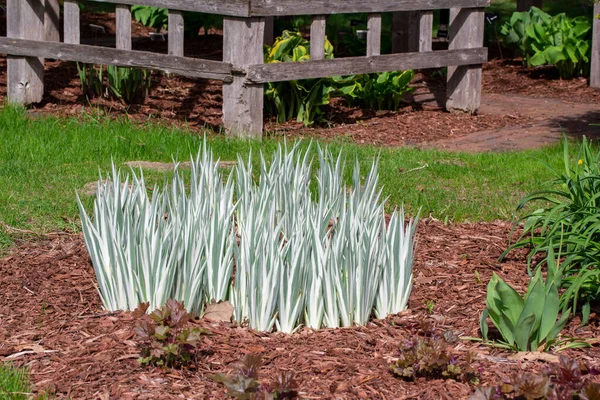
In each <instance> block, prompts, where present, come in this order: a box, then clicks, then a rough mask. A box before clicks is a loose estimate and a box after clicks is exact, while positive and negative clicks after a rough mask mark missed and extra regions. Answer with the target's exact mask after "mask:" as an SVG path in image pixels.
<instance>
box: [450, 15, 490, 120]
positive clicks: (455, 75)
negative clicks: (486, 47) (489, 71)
mask: <svg viewBox="0 0 600 400" xmlns="http://www.w3.org/2000/svg"><path fill="white" fill-rule="evenodd" d="M483 29H484V11H483V9H479V8H462V9H461V8H451V9H450V26H449V32H448V34H449V38H450V43H449V46H448V48H449V49H450V50H455V49H469V48H475V47H483ZM481 67H482V66H481V64H479V65H463V66H459V67H452V66H449V67H448V84H447V89H446V96H447V99H446V109H447V110H448V111H466V112H469V113H472V114H474V113H476V112H477V110H478V109H479V106H480V104H481Z"/></svg>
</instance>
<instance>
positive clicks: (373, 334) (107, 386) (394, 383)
mask: <svg viewBox="0 0 600 400" xmlns="http://www.w3.org/2000/svg"><path fill="white" fill-rule="evenodd" d="M510 230H511V227H510V225H509V224H507V223H502V222H498V223H478V224H459V225H451V226H444V225H443V224H441V223H439V222H436V221H431V220H425V221H422V222H421V223H420V226H419V231H418V251H417V256H416V265H415V271H414V277H415V279H414V287H413V291H412V294H411V297H410V303H409V307H410V309H409V311H406V312H404V313H401V314H400V315H396V316H392V317H389V318H388V319H387V320H385V321H373V322H371V323H370V324H369V325H368V326H366V327H356V328H351V329H339V330H321V331H310V330H307V329H303V330H301V331H300V332H298V333H296V334H293V335H283V334H277V333H274V334H265V333H257V332H253V331H251V330H249V329H247V328H237V327H234V326H232V325H231V324H227V323H221V324H210V323H207V322H203V321H200V322H199V324H200V325H202V326H206V327H207V328H208V329H209V330H210V331H211V332H212V333H213V335H211V336H209V337H208V338H207V339H206V341H205V344H204V345H203V351H202V353H201V354H200V360H199V363H198V365H197V368H196V369H195V370H183V371H179V370H161V369H157V368H142V367H140V366H139V365H138V363H137V361H136V358H137V357H138V351H137V348H136V341H135V334H134V332H133V327H134V323H135V321H133V320H132V318H131V316H130V314H129V313H115V314H110V313H105V312H103V310H102V309H101V305H100V301H99V297H98V295H97V293H96V289H95V284H94V276H93V271H92V268H91V264H90V261H89V258H88V255H87V252H86V249H85V247H84V244H83V241H82V239H81V237H80V236H78V235H66V234H64V235H56V236H52V237H48V238H45V239H42V240H38V241H34V242H27V243H25V244H22V245H20V246H18V247H16V248H14V249H13V250H12V251H11V253H10V254H9V255H8V257H6V258H4V259H2V260H0V287H1V288H2V294H3V295H2V296H1V297H0V321H2V323H1V324H0V360H1V359H2V356H9V355H10V354H14V353H17V352H19V351H22V350H28V349H30V350H33V351H35V352H36V353H34V354H25V355H21V356H19V357H17V358H15V359H14V361H15V362H16V363H18V364H19V365H27V366H28V367H30V369H31V379H32V381H33V383H34V384H35V387H36V391H38V392H40V391H43V390H49V391H54V392H55V393H56V395H57V397H58V398H65V397H68V396H70V398H75V399H82V398H85V399H91V398H101V399H108V398H111V399H112V398H114V399H117V398H119V399H122V398H125V399H127V398H136V399H175V398H198V399H200V398H202V399H206V398H226V397H227V396H226V389H225V388H224V387H223V386H220V385H219V384H216V383H214V382H213V381H212V380H211V379H210V378H209V375H210V374H213V373H216V372H229V371H230V369H231V366H232V365H233V364H234V363H236V362H237V361H239V360H240V358H241V357H242V356H243V355H244V354H247V353H260V354H262V355H263V359H264V364H265V365H264V367H263V368H262V370H261V376H262V377H263V378H264V379H272V378H274V377H275V376H276V375H277V374H278V372H279V371H294V372H295V373H296V374H297V378H298V380H299V381H300V384H301V393H300V394H301V396H302V397H303V398H312V399H317V398H318V399H322V398H339V399H355V398H365V399H367V398H369V399H398V398H414V399H417V398H420V399H425V398H435V399H440V398H441V399H460V398H466V397H468V396H469V395H470V393H472V391H473V390H474V387H473V386H472V385H470V384H466V383H462V382H457V381H453V380H446V381H444V380H425V379H419V380H417V381H416V382H406V381H402V380H400V379H397V378H395V377H394V376H392V375H391V374H390V373H389V371H388V365H389V363H390V362H391V361H392V360H393V359H394V358H395V357H397V355H398V349H399V348H400V347H401V346H402V344H403V343H404V342H405V341H406V340H407V339H409V338H413V337H414V336H415V335H416V334H418V332H419V329H420V328H422V327H427V326H432V327H433V329H435V330H436V331H437V332H442V331H446V330H451V331H452V332H454V333H455V334H457V335H465V336H478V320H479V313H480V312H481V310H482V308H483V307H484V302H485V291H486V282H487V281H488V280H489V278H490V277H491V274H492V272H496V273H498V274H499V275H501V276H502V277H503V278H505V279H506V280H507V281H508V282H509V283H511V284H513V285H515V286H516V287H517V288H519V289H520V290H523V289H524V287H525V285H526V282H527V276H526V274H525V271H524V268H525V266H524V257H523V256H524V255H523V254H522V253H521V254H515V255H514V256H513V257H512V258H510V259H509V260H508V261H506V262H503V263H498V261H497V257H498V255H499V254H500V253H501V252H502V251H503V249H504V248H505V247H506V244H507V237H508V235H509V232H510ZM475 271H477V272H478V273H479V276H480V279H481V280H478V279H477V277H476V273H475ZM427 300H431V301H433V304H434V308H433V313H432V314H431V315H429V314H428V313H427V311H426V306H425V302H426V301H427ZM594 311H596V312H597V310H594ZM596 312H593V314H592V317H591V320H590V324H589V325H587V326H585V327H583V328H580V327H579V325H578V319H575V320H574V321H572V322H571V323H570V324H569V326H568V328H567V333H568V334H571V335H574V336H577V337H582V338H588V339H589V338H597V337H598V336H599V335H600V318H599V317H598V315H597V314H596ZM453 351H454V352H455V353H456V354H458V355H459V357H462V356H465V355H466V354H467V353H468V352H473V353H474V354H475V355H476V356H477V364H478V365H477V367H478V368H479V370H480V380H481V384H483V385H492V384H498V383H500V382H501V381H502V380H503V379H506V378H507V377H508V376H510V375H511V374H512V373H518V372H522V371H537V370H539V369H540V368H542V367H543V366H544V362H542V361H539V360H538V361H526V360H511V359H509V358H507V357H508V356H510V353H506V352H503V351H500V350H497V349H491V348H488V347H486V346H482V345H479V344H477V343H474V342H469V341H460V342H459V343H458V344H456V345H454V349H453ZM567 354H569V355H570V356H571V357H575V358H577V359H578V360H580V361H582V362H587V363H591V364H592V365H596V366H598V364H599V363H600V349H598V347H594V348H592V349H585V350H572V351H568V352H567Z"/></svg>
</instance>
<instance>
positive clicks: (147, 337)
mask: <svg viewBox="0 0 600 400" xmlns="http://www.w3.org/2000/svg"><path fill="white" fill-rule="evenodd" d="M147 310H148V304H147V303H144V304H143V305H141V306H140V307H138V310H136V313H135V315H138V316H139V318H140V321H139V322H138V324H137V326H136V328H135V331H136V333H137V334H138V336H139V337H140V338H142V340H143V341H142V343H141V344H140V352H141V355H142V357H140V359H139V360H138V361H139V362H140V363H141V364H143V365H146V364H152V365H156V366H167V367H181V366H185V365H188V364H189V363H190V362H191V361H193V360H195V359H196V347H197V345H198V343H199V342H200V341H201V335H204V334H208V333H209V332H208V331H207V330H206V329H200V328H196V327H194V328H192V327H187V328H186V327H185V325H186V324H187V323H188V322H190V320H191V317H190V315H189V314H188V313H187V312H186V310H185V307H184V304H183V303H182V302H178V301H175V300H169V301H167V304H166V305H165V306H164V307H162V308H159V309H156V310H154V311H153V312H152V313H151V314H150V315H146V314H145V312H146V311H147Z"/></svg>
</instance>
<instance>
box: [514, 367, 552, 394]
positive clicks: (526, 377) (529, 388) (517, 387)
mask: <svg viewBox="0 0 600 400" xmlns="http://www.w3.org/2000/svg"><path fill="white" fill-rule="evenodd" d="M511 384H512V389H513V392H514V394H515V396H516V397H519V396H523V397H524V398H525V400H537V399H543V398H546V396H547V395H548V393H549V391H550V382H549V379H548V377H547V376H544V375H536V374H532V373H528V372H526V373H522V374H515V375H513V377H512V380H511Z"/></svg>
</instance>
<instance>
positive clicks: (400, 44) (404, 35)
mask: <svg viewBox="0 0 600 400" xmlns="http://www.w3.org/2000/svg"><path fill="white" fill-rule="evenodd" d="M432 36H433V12H432V11H401V12H395V13H393V15H392V53H412V52H425V51H431V44H432Z"/></svg>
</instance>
